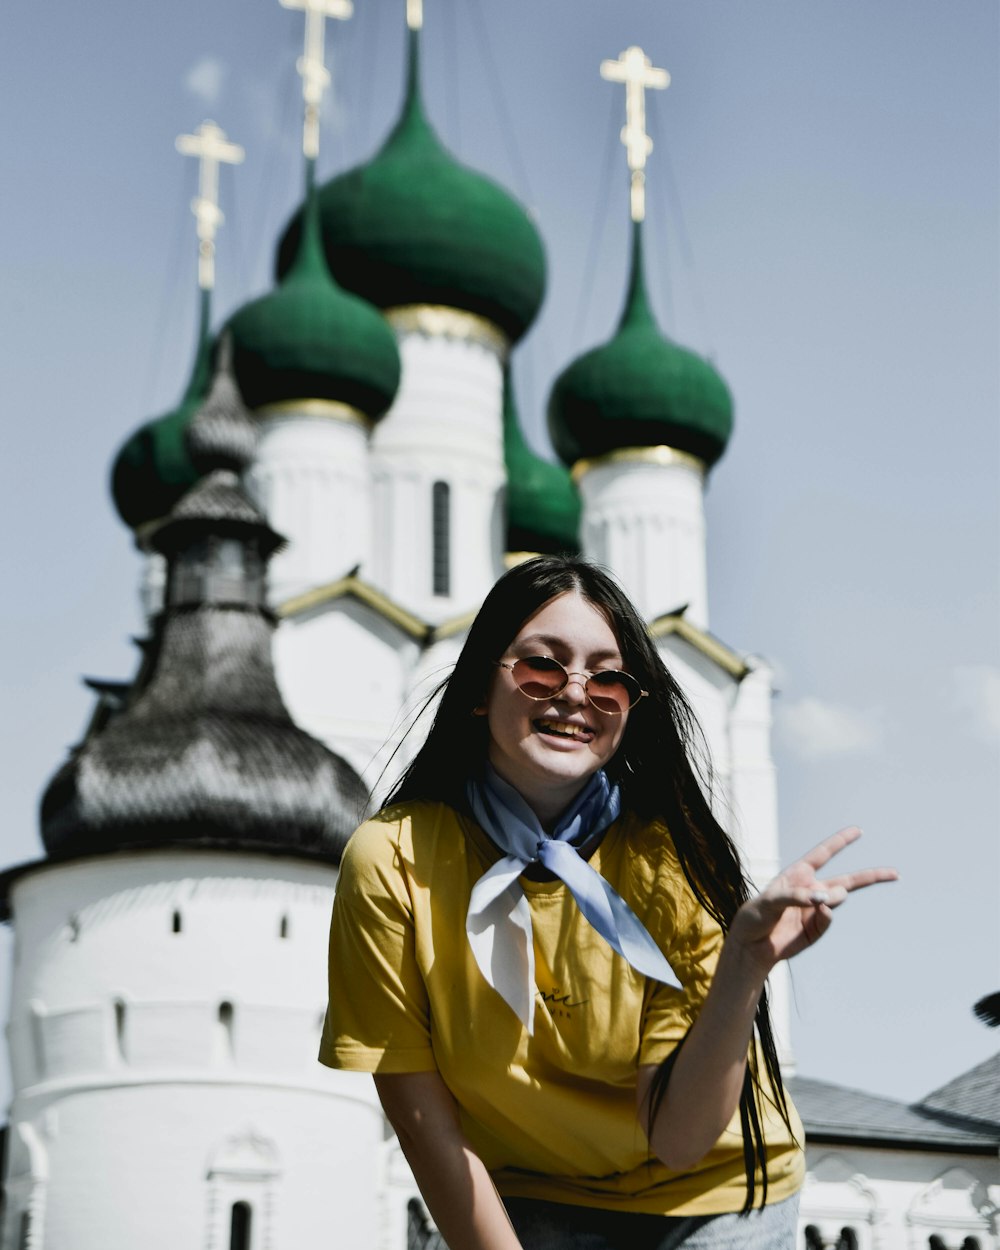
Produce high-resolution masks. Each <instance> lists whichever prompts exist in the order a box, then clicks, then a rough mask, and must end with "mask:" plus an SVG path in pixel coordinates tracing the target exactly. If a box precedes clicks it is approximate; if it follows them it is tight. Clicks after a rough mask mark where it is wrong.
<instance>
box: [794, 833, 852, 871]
mask: <svg viewBox="0 0 1000 1250" xmlns="http://www.w3.org/2000/svg"><path fill="white" fill-rule="evenodd" d="M860 837H861V830H860V829H859V828H858V827H857V825H848V826H847V828H846V829H841V830H839V831H838V832H837V833H834V834H831V835H830V837H828V838H824V839H823V841H822V842H820V843H818V844H817V845H816V846H814V847H813V849H812V850H811V851H807V852H806V854H805V855H803V856H802V861H801V862H802V863H804V864H809V865H810V867H812V868H814V869H816V870H817V871H819V869H820V868H822V867H823V866H824V864H828V863H829V862H830V860H831V859H833V857H834V855H837V854H838V853H839V852H840V851H842V850H843V849H844V847H845V846H850V845H851V843H852V842H857V840H858V838H860Z"/></svg>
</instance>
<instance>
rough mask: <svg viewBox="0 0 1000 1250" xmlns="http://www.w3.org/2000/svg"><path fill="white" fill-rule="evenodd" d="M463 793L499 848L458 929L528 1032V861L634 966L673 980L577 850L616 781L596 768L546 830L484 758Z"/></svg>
mask: <svg viewBox="0 0 1000 1250" xmlns="http://www.w3.org/2000/svg"><path fill="white" fill-rule="evenodd" d="M466 794H467V795H468V799H469V806H470V808H471V810H472V815H473V816H474V817H475V819H476V821H477V823H478V824H479V825H480V827H481V828H482V829H484V830H485V832H486V833H488V834H489V836H490V838H491V839H492V840H493V841H494V842H495V843H496V845H497V846H498V847H500V849H501V850H502V851H504V852H505V854H504V857H503V859H501V860H499V862H498V863H496V864H494V865H493V867H492V868H490V869H488V870H487V871H486V872H484V873H483V875H482V876H481V877H480V878H479V880H478V881H477V882H476V884H475V885H474V886H473V888H472V897H471V898H470V900H469V910H468V913H467V915H466V919H465V931H466V934H467V935H468V938H469V945H470V946H471V947H472V953H473V955H474V956H475V960H476V963H477V964H478V965H479V969H480V971H481V972H482V974H483V976H484V977H485V978H486V980H487V981H488V982H489V983H490V985H492V986H493V988H494V989H495V990H496V991H497V993H498V994H499V995H500V997H501V998H502V999H503V1000H504V1001H505V1002H506V1003H507V1004H508V1006H509V1007H510V1008H511V1009H512V1010H513V1011H514V1012H515V1013H516V1015H517V1016H518V1018H519V1019H520V1021H521V1023H522V1024H523V1025H524V1027H525V1028H526V1029H527V1030H528V1033H529V1034H530V1033H533V1032H534V1021H535V946H534V941H533V939H532V930H531V909H530V908H529V906H528V900H527V899H526V898H525V896H524V890H523V889H522V888H521V883H520V882H519V881H518V878H519V877H520V875H521V873H522V872H524V870H525V868H526V867H527V866H528V864H533V863H539V864H542V865H543V866H544V867H545V868H547V869H548V870H549V871H550V872H552V873H554V874H555V876H557V877H558V878H559V879H560V880H561V881H563V882H564V883H565V884H566V885H567V886H568V887H569V891H570V893H571V894H572V895H573V898H574V899H575V900H576V903H577V906H578V907H579V908H580V910H581V911H582V912H583V914H584V917H585V918H586V919H587V920H588V921H589V922H590V924H592V925H593V926H594V928H595V929H596V930H597V932H598V933H599V934H600V935H601V937H603V938H604V940H605V941H606V942H607V943H608V944H609V945H610V946H611V948H612V949H613V950H615V951H617V953H618V954H619V955H621V956H622V958H623V959H626V960H628V962H629V963H630V964H631V965H632V967H633V968H635V969H636V971H637V972H641V973H642V974H643V975H644V976H647V977H652V978H653V979H654V980H656V981H663V982H664V983H665V984H667V985H676V986H679V985H680V981H678V979H677V977H676V976H675V975H674V971H673V969H672V968H671V967H670V964H669V963H668V962H667V960H666V958H665V957H664V955H663V953H662V951H660V949H659V947H658V946H657V945H656V943H655V942H654V941H653V939H652V938H651V937H650V935H649V933H648V931H647V930H646V927H645V925H643V923H642V921H641V920H640V919H639V917H638V916H637V915H636V914H635V912H634V911H633V910H632V909H631V907H629V905H628V903H626V902H625V900H624V899H623V898H622V897H621V895H620V894H618V893H617V891H615V890H614V889H613V888H612V887H611V886H610V885H609V884H608V882H607V881H605V880H604V878H603V877H602V876H601V875H600V873H598V872H597V871H595V869H593V868H592V867H591V866H590V864H588V863H587V861H586V860H585V859H582V858H581V857H580V855H579V853H578V851H577V847H579V846H581V845H582V844H583V843H585V842H587V841H588V840H589V839H590V838H592V837H594V836H595V835H596V834H598V833H601V832H603V830H605V829H607V827H608V826H609V825H610V824H612V822H613V821H615V820H617V818H618V814H619V812H620V811H621V795H620V794H619V791H618V787H617V786H612V785H611V783H610V782H609V781H608V778H607V775H606V774H605V772H604V770H603V769H602V770H601V771H600V772H597V773H595V774H594V776H593V777H592V778H591V779H590V781H589V782H588V783H587V785H586V786H584V788H583V790H582V791H581V793H580V794H579V795H578V796H577V798H576V799H575V800H574V801H573V802H572V803H571V804H570V806H569V807H568V808H567V809H566V811H565V812H563V814H562V815H561V816H560V817H559V820H558V822H557V824H556V827H555V829H554V830H553V831H552V833H546V832H545V830H544V829H543V828H542V826H541V822H540V821H539V819H538V817H537V816H536V815H535V813H534V812H533V811H532V810H531V808H530V807H529V806H528V804H527V802H526V801H525V800H524V799H523V798H522V797H521V795H520V794H519V793H518V791H517V790H515V789H514V787H513V786H511V785H508V783H507V782H506V781H504V780H503V779H502V778H501V777H500V776H498V774H497V773H496V772H495V771H494V769H493V768H491V767H490V765H489V764H487V765H486V776H485V779H484V780H482V781H470V782H469V783H468V785H467V787H466Z"/></svg>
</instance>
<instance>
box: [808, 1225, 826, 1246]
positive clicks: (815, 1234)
mask: <svg viewBox="0 0 1000 1250" xmlns="http://www.w3.org/2000/svg"><path fill="white" fill-rule="evenodd" d="M805 1239H806V1241H805V1246H806V1250H823V1238H822V1237H821V1236H820V1232H819V1229H818V1228H817V1227H816V1225H815V1224H807V1225H806V1229H805Z"/></svg>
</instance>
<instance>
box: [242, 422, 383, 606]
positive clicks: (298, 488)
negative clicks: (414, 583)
mask: <svg viewBox="0 0 1000 1250" xmlns="http://www.w3.org/2000/svg"><path fill="white" fill-rule="evenodd" d="M338 411H340V410H339V409H338ZM256 419H257V422H258V424H259V427H260V441H259V444H258V447H257V452H256V455H255V458H254V462H253V464H252V465H251V467H250V469H249V470H248V472H247V489H248V491H249V493H250V495H251V496H252V498H253V499H254V501H255V502H256V503H257V506H258V507H259V508H260V509H261V511H262V512H263V513H264V515H265V516H266V517H267V520H268V523H269V524H270V526H271V528H272V529H275V530H277V531H278V533H279V534H281V536H282V537H283V538H285V539H287V541H288V545H287V546H286V547H284V548H282V550H280V551H279V552H277V554H276V555H275V556H274V557H273V559H272V560H271V564H270V569H269V588H270V599H271V602H272V603H279V604H280V603H282V602H284V601H285V600H286V599H290V598H291V597H292V596H293V595H298V594H301V593H302V592H303V591H305V590H310V589H312V588H314V587H316V586H322V585H325V584H326V583H328V582H332V581H335V580H336V579H337V578H339V577H342V576H343V575H344V574H345V573H348V572H350V570H351V569H353V568H355V567H356V566H357V565H359V564H364V563H367V561H368V560H369V558H370V554H371V520H370V512H371V502H370V495H371V483H370V478H369V465H368V429H367V425H366V424H365V422H364V419H363V418H362V417H361V415H360V414H358V413H355V414H353V418H352V416H351V412H350V411H349V410H344V411H341V412H340V415H339V416H338V415H333V409H332V406H331V405H326V406H321V408H320V410H319V411H318V412H315V413H314V412H311V411H310V410H309V409H308V408H307V407H306V406H305V405H304V406H303V410H302V411H301V412H296V411H288V412H282V413H274V412H268V411H267V410H264V411H262V412H261V413H260V414H258V416H257V418H256Z"/></svg>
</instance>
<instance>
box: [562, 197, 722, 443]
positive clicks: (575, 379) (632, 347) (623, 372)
mask: <svg viewBox="0 0 1000 1250" xmlns="http://www.w3.org/2000/svg"><path fill="white" fill-rule="evenodd" d="M632 231H633V233H632V267H631V274H630V278H629V287H628V293H627V295H626V297H625V307H624V309H623V311H622V315H621V320H620V321H619V323H618V329H617V330H616V332H615V334H614V335H613V336H612V337H611V338H610V339H609V340H608V342H606V343H604V344H603V345H602V346H600V347H595V348H593V349H592V350H591V351H588V352H585V353H584V354H583V355H582V356H580V357H578V358H577V359H576V360H574V361H573V362H572V363H571V364H570V365H569V366H567V368H566V369H564V370H563V372H562V373H561V374H560V375H559V377H558V378H557V379H556V381H555V383H554V385H553V388H552V393H551V396H550V398H549V412H548V417H549V433H550V435H551V437H552V445H553V447H554V448H555V449H556V452H557V453H558V455H559V456H560V457H561V458H562V460H563V461H564V462H565V463H566V464H568V465H573V464H575V463H576V462H577V461H579V460H587V459H591V458H594V457H598V456H604V455H607V454H608V453H609V452H613V451H616V450H618V449H620V448H625V447H657V446H668V447H673V448H676V449H677V450H679V451H684V452H688V453H689V454H691V455H693V456H696V457H698V459H700V460H703V461H704V462H705V463H706V464H708V465H711V464H714V463H715V461H716V460H718V459H719V457H720V456H721V455H722V453H723V452H724V451H725V449H726V444H727V442H728V441H729V436H730V434H731V433H732V429H733V400H732V396H731V395H730V393H729V388H728V387H727V386H726V384H725V382H724V381H723V380H722V378H721V377H720V376H719V374H718V373H717V372H716V371H715V369H714V368H713V367H712V366H711V365H710V364H709V363H708V361H707V360H703V359H702V358H701V357H700V356H698V355H696V354H695V353H694V352H691V351H688V350H687V348H684V347H680V346H678V345H677V344H676V343H674V342H672V341H671V340H670V339H668V338H667V337H666V336H665V335H663V334H662V333H661V332H660V328H659V326H658V325H657V323H656V318H655V317H654V315H653V311H652V308H651V307H650V302H649V296H648V294H647V292H646V279H645V274H644V269H643V254H642V224H641V222H633V225H632Z"/></svg>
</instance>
